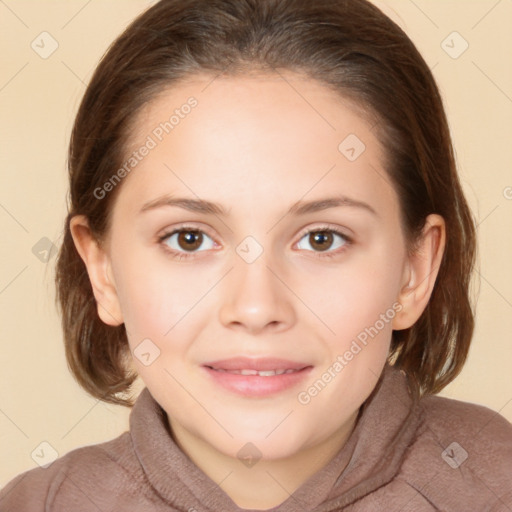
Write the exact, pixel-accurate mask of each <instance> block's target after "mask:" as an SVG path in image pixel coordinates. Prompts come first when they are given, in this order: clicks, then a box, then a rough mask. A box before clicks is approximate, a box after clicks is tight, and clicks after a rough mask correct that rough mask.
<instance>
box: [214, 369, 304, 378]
mask: <svg viewBox="0 0 512 512" xmlns="http://www.w3.org/2000/svg"><path fill="white" fill-rule="evenodd" d="M215 370H217V371H219V372H225V373H233V374H235V375H258V376H260V377H273V376H274V375H282V374H283V373H294V372H296V371H298V370H262V371H257V370H248V369H247V370H246V369H244V370H224V369H222V368H215Z"/></svg>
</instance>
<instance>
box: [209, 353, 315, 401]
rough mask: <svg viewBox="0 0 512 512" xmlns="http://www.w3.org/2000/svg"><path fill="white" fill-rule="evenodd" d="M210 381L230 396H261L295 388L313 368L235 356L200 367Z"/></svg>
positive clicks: (273, 359) (305, 364)
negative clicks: (230, 393)
mask: <svg viewBox="0 0 512 512" xmlns="http://www.w3.org/2000/svg"><path fill="white" fill-rule="evenodd" d="M202 367H203V368H204V369H205V370H206V372H207V374H208V375H209V377H210V379H211V380H212V381H213V382H214V383H215V384H217V385H219V386H221V387H222V388H224V389H225V390H228V391H230V392H232V393H236V394H239V395H243V396H246V397H249V396H250V397H263V396H268V395H271V394H276V393H279V392H283V391H285V390H288V389H290V388H292V387H295V386H297V385H298V384H299V383H300V382H302V380H303V379H304V378H305V377H306V376H307V374H309V372H310V370H312V368H313V366H312V365H311V364H308V363H305V362H299V361H289V360H285V359H276V358H247V357H236V358H231V359H224V360H220V361H213V362H208V363H206V364H203V365H202Z"/></svg>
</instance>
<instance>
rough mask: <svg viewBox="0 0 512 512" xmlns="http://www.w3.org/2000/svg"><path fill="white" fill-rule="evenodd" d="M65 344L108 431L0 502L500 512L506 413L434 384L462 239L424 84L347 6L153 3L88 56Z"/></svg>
mask: <svg viewBox="0 0 512 512" xmlns="http://www.w3.org/2000/svg"><path fill="white" fill-rule="evenodd" d="M69 171H70V175H69V176H70V205H69V215H68V217H67V219H66V223H65V238H64V242H63V245H62V247H61V250H60V254H59V259H58V267H57V271H58V272H57V290H58V298H59V302H60V305H61V310H62V318H63V327H64V336H65V342H66V354H67V357H68V361H69V364H70V367H71V369H72V371H73V373H74V375H75V377H76V378H77V380H78V382H80V384H81V385H82V386H83V387H84V388H85V389H86V390H87V391H88V392H89V393H91V395H92V396H94V397H97V398H100V399H102V400H105V401H107V402H113V403H121V404H125V405H131V404H132V399H131V396H130V386H131V384H132V383H133V381H134V379H135V378H136V375H137V374H138V375H139V376H140V377H141V378H142V380H143V382H144V384H145V385H146V389H144V391H143V392H142V393H141V395H140V396H139V397H138V398H137V400H136V402H135V405H134V407H133V410H132V413H131V417H130V431H129V432H126V433H124V434H123V435H122V436H120V437H119V438H117V439H114V440H112V441H109V442H106V443H103V444H100V445H95V446H88V447H84V448H80V449H77V450H74V451H72V452H71V453H68V454H67V455H65V456H63V457H61V458H59V459H58V460H57V461H55V462H54V463H52V464H51V465H50V466H49V467H47V468H37V469H34V470H31V471H28V472H26V473H24V474H22V475H20V476H18V477H17V478H15V479H14V480H13V481H12V482H10V483H9V484H8V485H7V486H6V487H5V488H4V489H3V490H2V491H1V493H0V510H2V511H3V510H16V511H28V512H32V511H34V512H35V511H45V510H46V511H48V510H51V511H55V512H56V511H70V510H73V511H78V510H80V511H93V510H94V511H96V510H99V511H105V512H106V511H114V510H130V511H148V510H152V511H181V512H185V511H189V512H190V511H198V512H200V511H207V510H208V511H223V512H226V511H229V512H235V511H240V510H247V509H250V510H268V509H271V510H274V511H280V512H285V511H290V512H291V511H304V510H311V511H313V510H314V511H325V512H327V511H335V510H336V511H338V510H347V511H352V512H356V511H357V512H360V511H371V510H388V511H393V512H395V511H396V512H398V511H399V510H404V511H405V510H414V511H431V510H449V511H455V510H479V511H480V510H493V511H498V510H500V511H501V510H503V511H504V510H508V509H512V426H511V425H510V423H509V422H507V421H506V420H505V419H504V418H503V417H501V416H500V415H499V414H497V413H494V412H493V411H491V410H489V409H487V408H485V407H482V406H478V405H474V404H469V403H464V402H460V401H456V400H449V399H446V398H440V397H436V396H435V393H437V392H439V391H440V390H441V389H443V387H444V386H446V385H447V384H448V383H449V382H451V381H452V380H453V379H454V378H455V377H456V375H457V374H458V373H459V372H460V370H461V368H462V366H463V364H464V361H465V359H466V356H467V353H468V349H469V346H470V340H471V336H472V332H473V314H472V310H471V306H470V300H469V297H468V286H469V280H470V277H471V270H472V267H473V262H474V251H475V229H474V224H473V221H472V217H471V214H470V212H469V210H468V207H467V204H466V201H465V199H464V196H463V194H462V190H461V186H460V183H459V180H458V177H457V173H456V169H455V164H454V158H453V152H452V146H451V141H450V135H449V130H448V127H447V122H446V118H445V114H444V111H443V107H442V103H441V99H440V96H439V92H438V89H437V87H436V85H435V83H434V80H433V77H432V74H431V72H430V70H429V69H428V67H427V66H426V64H425V62H424V61H423V59H422V58H421V56H420V55H419V54H418V52H417V50H416V49H415V47H414V45H413V44H412V42H411V41H410V40H409V39H408V37H407V36H406V35H405V34H404V33H403V32H402V30H401V29H400V28H399V27H397V26H396V25H395V24H394V23H393V22H392V21H390V20H389V19H388V18H387V17H386V16H384V15H383V14H382V13H381V12H380V11H379V10H378V9H377V8H376V7H374V6H373V5H372V4H370V3H368V2H366V1H365V0H350V1H348V0H335V1H333V0H329V1H327V0H317V1H314V2H312V1H310V0H215V1H212V0H164V1H161V2H159V3H157V4H156V5H154V6H153V7H151V8H150V9H149V10H148V11H147V12H146V13H144V14H143V15H141V16H140V17H139V18H138V19H137V20H135V21H134V22H133V23H132V25H131V26H130V27H129V28H128V29H127V30H126V31H125V32H124V33H123V34H122V35H121V36H120V37H119V38H118V40H117V41H116V42H115V43H114V44H113V46H112V47H111V48H110V49H109V51H108V52H107V54H106V55H105V57H104V58H103V60H102V62H101V63H100V65H99V66H98V68H97V70H96V72H95V74H94V76H93V78H92V80H91V82H90V84H89V86H88V89H87V91H86V94H85V97H84V99H83V102H82V105H81V107H80V110H79V112H78V115H77V118H76V122H75V127H74V130H73V134H72V140H71V144H70V154H69Z"/></svg>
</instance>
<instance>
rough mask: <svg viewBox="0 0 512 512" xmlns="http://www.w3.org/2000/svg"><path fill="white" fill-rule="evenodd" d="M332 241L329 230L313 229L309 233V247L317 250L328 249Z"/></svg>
mask: <svg viewBox="0 0 512 512" xmlns="http://www.w3.org/2000/svg"><path fill="white" fill-rule="evenodd" d="M332 242H333V234H332V233H330V232H329V231H314V232H312V233H310V234H309V243H310V244H311V247H313V248H314V249H317V250H319V251H325V250H327V249H329V247H330V246H331V245H332Z"/></svg>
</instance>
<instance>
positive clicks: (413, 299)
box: [393, 214, 446, 331]
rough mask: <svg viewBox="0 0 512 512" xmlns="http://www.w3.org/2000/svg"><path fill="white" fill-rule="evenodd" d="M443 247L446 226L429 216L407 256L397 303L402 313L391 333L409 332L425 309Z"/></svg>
mask: <svg viewBox="0 0 512 512" xmlns="http://www.w3.org/2000/svg"><path fill="white" fill-rule="evenodd" d="M445 243H446V226H445V222H444V219H443V217H441V216H440V215H436V214H431V215H429V216H428V217H427V218H426V220H425V226H424V227H423V230H422V233H421V237H420V239H419V240H418V241H417V244H416V246H415V249H414V252H413V253H412V254H410V255H409V256H408V261H407V263H406V265H405V267H404V273H403V282H402V289H401V290H400V294H399V296H398V302H400V304H401V305H402V310H401V311H400V312H399V313H398V314H397V315H396V316H395V318H394V319H393V329H394V330H397V331H398V330H401V329H408V328H409V327H411V326H412V325H414V323H415V322H416V321H417V320H418V318H419V317H420V316H421V314H422V313H423V311H424V310H425V308H426V307H427V304H428V301H429V299H430V296H431V295H432V290H433V289H434V284H435V282H436V278H437V274H438V272H439V267H440V265H441V261H442V259H443V253H444V248H445Z"/></svg>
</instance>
